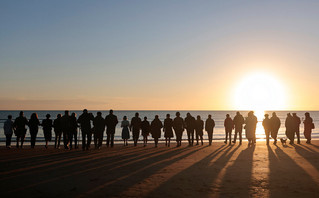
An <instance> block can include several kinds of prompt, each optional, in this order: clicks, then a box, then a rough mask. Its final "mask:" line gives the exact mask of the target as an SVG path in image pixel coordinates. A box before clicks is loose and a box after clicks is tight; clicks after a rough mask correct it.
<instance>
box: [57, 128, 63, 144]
mask: <svg viewBox="0 0 319 198" xmlns="http://www.w3.org/2000/svg"><path fill="white" fill-rule="evenodd" d="M61 136H62V132H59V134H58V146H57V148H60V143H61Z"/></svg>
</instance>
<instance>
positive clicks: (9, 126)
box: [3, 115, 13, 149]
mask: <svg viewBox="0 0 319 198" xmlns="http://www.w3.org/2000/svg"><path fill="white" fill-rule="evenodd" d="M3 131H4V135H5V136H6V148H8V149H9V148H11V138H12V134H13V121H12V115H8V119H7V120H6V121H5V122H4V124H3Z"/></svg>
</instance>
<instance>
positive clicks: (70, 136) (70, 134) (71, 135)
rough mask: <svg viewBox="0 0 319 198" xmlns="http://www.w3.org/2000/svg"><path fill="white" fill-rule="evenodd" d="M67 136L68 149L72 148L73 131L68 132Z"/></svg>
mask: <svg viewBox="0 0 319 198" xmlns="http://www.w3.org/2000/svg"><path fill="white" fill-rule="evenodd" d="M68 137H69V145H70V149H72V148H73V132H72V131H70V132H69V134H68Z"/></svg>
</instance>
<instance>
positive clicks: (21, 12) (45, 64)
mask: <svg viewBox="0 0 319 198" xmlns="http://www.w3.org/2000/svg"><path fill="white" fill-rule="evenodd" d="M318 10H319V1H306V0H303V1H293V0H289V1H288V0H287V1H285V0H282V1H278V0H267V1H240V0H234V1H230V0H227V1H224V0H220V1H186V0H180V1H177V0H176V1H164V0H160V1H152V0H147V1H134V0H130V1H119V0H116V1H81V0H75V1H71V0H67V1H65V0H63V1H58V0H51V1H46V0H38V1H33V0H29V1H12V0H7V1H4V0H0V93H1V94H0V109H2V110H15V109H32V110H41V109H59V110H62V109H82V108H88V109H109V108H113V109H121V110H131V109H136V110H137V109H140V110H176V109H181V110H184V109H188V110H228V109H236V108H238V107H237V106H235V105H234V104H235V103H234V98H236V97H235V96H234V93H235V91H234V90H235V89H236V86H237V85H238V84H239V83H240V82H241V81H242V80H243V78H244V77H245V76H247V75H249V74H250V73H253V72H266V73H268V74H269V75H271V76H273V77H274V78H275V79H277V80H278V81H279V82H281V84H282V86H283V87H285V94H286V98H287V99H286V101H285V103H286V105H285V107H283V108H286V109H293V110H319V77H318V75H319V55H318V52H319V22H318V21H319V11H318ZM269 97H276V96H269Z"/></svg>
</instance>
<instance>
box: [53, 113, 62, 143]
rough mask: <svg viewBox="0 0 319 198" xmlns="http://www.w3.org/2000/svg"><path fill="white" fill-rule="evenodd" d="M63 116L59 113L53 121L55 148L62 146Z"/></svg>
mask: <svg viewBox="0 0 319 198" xmlns="http://www.w3.org/2000/svg"><path fill="white" fill-rule="evenodd" d="M61 118H62V115H61V114H58V115H57V117H56V119H55V120H54V121H53V127H54V133H55V142H54V148H55V149H59V148H60V141H61V135H62V124H61Z"/></svg>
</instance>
